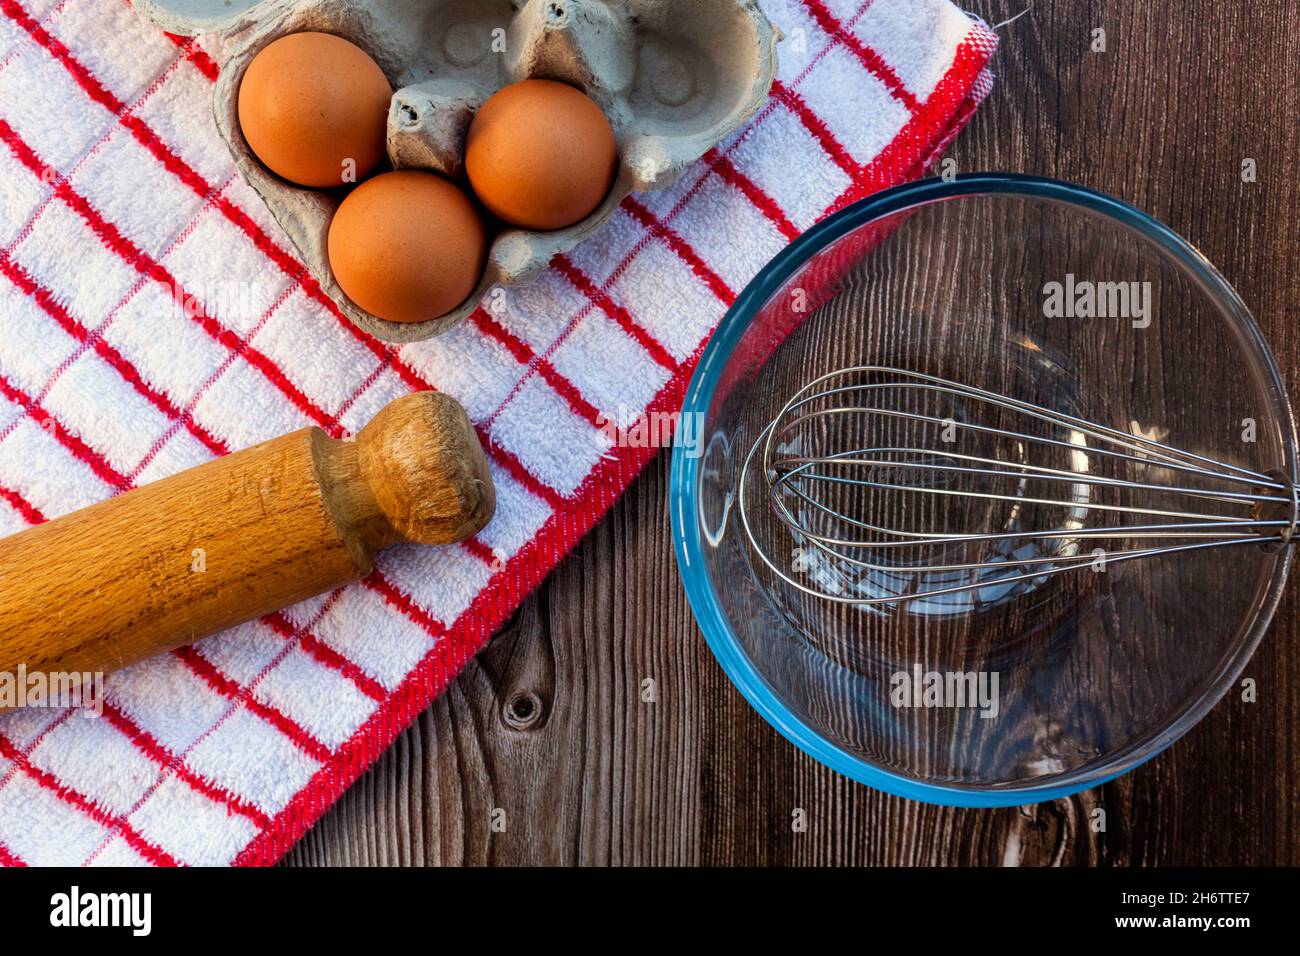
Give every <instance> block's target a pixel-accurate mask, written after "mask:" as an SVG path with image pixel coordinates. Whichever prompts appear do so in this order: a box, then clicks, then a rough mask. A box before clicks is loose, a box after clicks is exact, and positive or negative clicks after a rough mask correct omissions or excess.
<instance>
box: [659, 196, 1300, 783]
mask: <svg viewBox="0 0 1300 956" xmlns="http://www.w3.org/2000/svg"><path fill="white" fill-rule="evenodd" d="M847 366H884V367H891V368H903V369H909V370H913V371H916V372H921V373H923V374H929V375H936V376H941V377H946V378H950V379H955V380H958V381H961V382H963V383H965V384H967V385H971V386H975V387H977V388H983V389H988V390H990V391H993V392H998V393H1000V394H1004V395H1007V396H1010V397H1012V398H1016V399H1020V400H1024V401H1030V402H1034V403H1036V404H1038V405H1041V406H1047V407H1049V408H1051V409H1052V410H1054V411H1059V412H1063V413H1065V414H1069V415H1073V416H1077V417H1079V418H1082V419H1086V420H1089V421H1093V422H1097V423H1099V424H1102V425H1105V426H1108V427H1110V428H1113V429H1117V430H1119V431H1121V432H1124V433H1125V434H1131V435H1138V436H1144V437H1146V438H1151V439H1154V440H1156V441H1159V442H1162V443H1164V444H1167V445H1171V446H1174V447H1176V448H1180V449H1184V450H1187V451H1190V452H1193V453H1195V454H1198V455H1204V456H1208V457H1212V458H1214V459H1217V460H1220V461H1225V462H1228V463H1231V464H1235V465H1239V466H1242V467H1245V468H1250V469H1252V470H1254V471H1258V472H1262V473H1268V474H1276V475H1278V476H1280V477H1284V478H1286V479H1288V480H1294V478H1295V475H1296V447H1295V446H1296V441H1295V426H1294V422H1293V419H1292V415H1291V410H1290V406H1289V404H1288V401H1287V397H1286V394H1285V390H1284V387H1283V384H1282V381H1281V379H1280V376H1279V375H1278V371H1277V368H1276V367H1275V365H1274V362H1273V359H1272V358H1271V356H1270V354H1269V351H1268V348H1267V346H1266V344H1265V343H1264V341H1263V339H1262V338H1261V336H1260V333H1259V330H1258V329H1257V328H1256V326H1255V324H1254V322H1253V321H1252V319H1251V317H1250V315H1249V313H1248V311H1247V309H1246V307H1245V305H1244V304H1243V303H1242V301H1241V299H1240V297H1239V296H1238V295H1237V294H1236V293H1235V292H1234V291H1233V289H1232V288H1231V287H1230V286H1229V285H1228V283H1227V282H1226V281H1225V280H1224V279H1223V277H1222V276H1220V275H1219V273H1218V272H1216V271H1215V270H1214V268H1213V267H1212V266H1211V265H1210V264H1209V262H1207V261H1206V259H1205V258H1204V257H1203V256H1202V255H1201V254H1200V253H1199V252H1197V251H1196V249H1194V248H1193V247H1192V246H1191V245H1189V244H1188V243H1187V242H1185V241H1184V240H1183V239H1181V238H1179V237H1178V236H1177V235H1175V234H1174V233H1173V232H1171V231H1170V230H1169V229H1167V228H1166V227H1164V226H1163V225H1161V224H1160V223H1158V222H1156V221H1155V220H1153V219H1152V218H1150V217H1149V216H1147V215H1145V214H1143V213H1141V212H1139V211H1138V210H1136V209H1134V208H1132V207H1131V206H1128V205H1126V204H1124V203H1122V202H1119V201H1117V200H1114V199H1111V198H1108V197H1106V196H1103V195H1100V194H1098V193H1095V192H1092V191H1089V190H1086V189H1082V188H1080V187H1077V186H1071V185H1067V184H1064V183H1059V182H1054V181H1050V180H1044V179H1036V178H1029V177H1023V176H1012V175H996V174H989V175H974V176H965V177H959V178H957V179H956V180H954V181H952V182H943V181H936V180H930V181H925V182H920V183H914V184H910V185H906V186H902V187H899V188H897V189H892V190H889V191H887V192H883V193H880V194H878V195H876V196H874V197H872V198H870V199H867V200H865V201H863V202H860V203H858V204H856V205H854V206H852V207H850V208H848V209H846V210H844V211H843V212H841V213H839V214H837V215H835V216H833V217H831V218H830V219H828V220H826V221H825V222H823V223H821V224H820V225H818V226H816V227H815V228H813V229H812V230H811V231H809V232H808V233H807V234H806V235H805V236H803V237H802V238H801V239H799V240H798V241H797V242H795V243H794V244H793V245H792V246H790V247H789V248H788V249H787V250H786V251H785V252H783V253H782V254H781V255H780V256H779V257H778V258H777V259H776V260H775V261H773V262H772V263H771V264H770V265H769V266H768V267H767V268H766V269H764V270H763V272H762V273H761V274H760V275H759V276H758V277H757V278H756V279H755V280H754V282H753V283H752V284H751V285H750V286H749V288H748V289H746V290H745V292H744V294H743V295H741V296H740V298H739V299H738V300H737V302H736V304H735V306H734V307H733V308H732V309H731V311H730V312H729V313H728V315H727V316H726V318H725V319H724V320H723V322H722V324H721V326H720V327H719V328H718V331H717V332H716V333H715V335H714V337H713V339H712V341H711V342H710V343H709V345H708V347H707V348H706V350H705V352H704V354H703V356H702V358H701V360H700V363H699V367H698V369H697V371H696V373H695V376H694V379H693V381H692V383H691V386H690V388H689V391H688V392H687V396H686V400H685V403H684V407H683V415H684V416H689V417H692V418H693V419H694V421H693V422H692V424H693V425H694V426H698V428H699V430H698V431H695V430H694V428H693V429H692V432H693V433H694V434H697V435H700V436H701V440H700V441H699V442H698V443H695V442H691V443H680V444H678V445H677V447H676V448H675V451H674V455H673V475H672V485H671V494H672V502H671V510H672V520H673V529H674V536H675V539H676V551H677V558H678V565H679V569H680V571H681V574H682V578H683V580H684V582H685V586H686V590H687V593H688V595H689V598H690V601H691V605H692V608H693V610H694V612H695V616H696V618H697V620H698V621H699V623H700V626H701V628H702V630H703V632H704V635H705V637H706V638H707V640H708V642H709V645H710V647H711V648H712V650H713V653H714V654H715V656H716V657H717V659H718V661H719V662H720V663H721V665H722V667H723V669H724V670H725V672H726V673H727V675H728V677H729V678H730V679H731V681H732V682H733V683H734V684H735V685H736V686H737V687H738V688H739V689H740V691H741V693H742V694H744V696H745V697H746V698H747V699H748V700H749V702H750V703H751V704H752V705H753V706H754V707H755V709H757V710H758V712H759V713H760V714H761V715H762V716H763V717H764V718H765V719H766V720H767V721H768V722H770V723H771V724H772V725H773V726H774V727H775V728H776V729H777V730H778V731H780V732H781V733H782V734H783V735H785V736H786V737H787V738H788V739H789V740H790V741H792V742H793V743H794V744H796V745H797V746H798V747H800V748H801V749H803V750H804V751H805V752H807V753H808V754H809V755H811V756H812V757H814V758H815V759H817V760H819V761H821V762H823V763H825V764H827V765H828V766H830V767H832V768H833V769H835V770H837V771H839V772H841V773H844V774H846V775H848V776H849V777H852V778H853V779H855V780H858V781H861V782H862V783H866V784H869V785H871V786H873V787H877V788H879V789H881V790H885V791H888V792H891V793H895V794H899V795H902V796H906V797H911V798H914V799H918V800H925V801H930V802H934V803H941V804H949V805H958V806H1014V805H1020V804H1026V803H1032V802H1036V801H1041V800H1049V799H1055V798H1057V797H1061V796H1064V795H1067V794H1070V793H1074V792H1077V791H1080V790H1083V789H1086V788H1088V787H1092V786H1095V785H1097V784H1099V783H1102V782H1104V781H1106V780H1108V779H1110V778H1113V777H1115V776H1117V775H1118V774H1121V773H1124V772H1125V771H1128V770H1131V769H1132V768H1133V767H1135V766H1137V765H1138V764H1140V763H1141V762H1143V761H1145V760H1148V759H1150V758H1151V757H1152V756H1154V755H1155V754H1157V753H1159V752H1160V751H1161V750H1162V749H1164V748H1165V747H1167V746H1169V745H1170V744H1171V743H1173V742H1174V741H1175V740H1176V739H1178V737H1180V736H1181V735H1182V734H1184V733H1186V732H1187V731H1188V729H1190V728H1191V727H1192V725H1193V724H1195V723H1196V721H1197V720H1199V719H1200V718H1201V717H1203V716H1204V715H1205V714H1206V713H1207V712H1208V711H1209V709H1210V708H1211V707H1212V706H1213V705H1214V704H1215V703H1216V702H1217V701H1218V700H1219V699H1220V698H1221V697H1222V696H1223V695H1224V694H1225V693H1226V692H1227V691H1228V690H1229V688H1230V687H1232V686H1233V685H1234V683H1235V682H1236V680H1237V679H1238V677H1239V676H1240V675H1241V672H1242V669H1243V668H1244V667H1245V664H1246V662H1247V660H1248V659H1249V657H1250V655H1251V653H1252V652H1253V651H1254V649H1255V647H1256V646H1257V645H1258V643H1259V641H1260V639H1261V637H1262V636H1263V633H1264V631H1265V629H1266V628H1267V626H1268V623H1269V621H1270V619H1271V617H1272V615H1273V612H1274V610H1275V609H1276V607H1277V604H1278V600H1279V596H1280V591H1281V588H1282V587H1283V584H1284V582H1285V579H1286V576H1287V571H1288V569H1289V566H1290V563H1291V550H1290V548H1278V547H1271V548H1270V547H1265V546H1261V545H1258V544H1255V543H1254V542H1251V543H1249V544H1247V545H1245V546H1238V547H1232V548H1222V549H1209V550H1203V551H1196V552H1189V553H1178V554H1169V555H1163V556H1157V557H1151V558H1145V559H1143V560H1139V561H1132V562H1127V563H1123V564H1118V563H1117V564H1114V565H1113V566H1109V567H1105V568H1104V569H1102V571H1101V573H1090V572H1089V571H1088V570H1083V571H1077V572H1071V573H1069V574H1064V575H1059V576H1055V577H1051V578H1044V579H1042V580H1031V581H1030V582H1028V584H1026V585H1023V586H1020V587H1017V588H1014V589H1006V590H1005V591H1004V592H999V594H998V595H997V597H996V599H987V600H966V601H961V600H943V601H936V600H931V601H920V602H913V603H911V604H906V605H901V606H899V605H894V606H884V607H874V606H873V607H864V606H861V605H856V604H843V603H835V602H831V601H823V600H818V599H816V598H811V597H810V596H809V595H808V594H807V593H806V592H805V590H802V589H799V588H798V587H796V586H794V585H792V584H791V583H790V581H794V582H796V583H798V582H799V581H800V580H801V577H800V575H804V576H805V577H804V578H803V579H805V580H806V576H807V575H808V574H809V573H810V569H809V567H807V566H806V565H801V564H800V557H801V549H800V548H799V542H798V541H797V540H794V538H792V536H791V535H790V533H789V531H788V529H786V528H785V527H784V526H783V525H781V524H780V523H779V522H775V521H771V520H765V518H764V516H765V515H766V516H770V515H771V513H772V509H771V504H770V501H768V500H766V499H765V498H764V491H763V486H762V483H761V482H754V481H749V480H747V481H746V482H745V483H744V486H743V487H742V483H741V473H742V470H743V468H744V464H745V461H746V458H747V456H748V455H749V453H750V451H751V449H753V448H754V447H755V444H756V442H757V441H758V440H759V438H760V437H761V436H762V435H763V433H764V430H765V429H766V428H767V426H768V423H769V422H771V421H772V420H773V419H774V418H775V417H776V416H777V415H778V413H779V412H780V411H781V410H782V407H783V406H784V405H785V404H786V402H787V401H788V400H789V399H790V398H791V396H793V395H794V394H795V393H796V392H797V391H798V390H799V389H800V388H801V387H802V386H803V385H804V384H806V383H808V382H811V381H813V380H814V379H816V378H818V377H819V376H822V375H825V374H827V373H830V372H832V371H835V370H837V369H842V368H845V367H847ZM941 411H942V414H943V415H944V416H951V417H953V418H960V417H961V415H962V414H963V409H962V408H961V407H960V402H959V401H958V402H956V403H955V404H954V406H953V407H951V408H946V409H943V410H941ZM936 417H939V416H938V414H936ZM832 450H834V449H832ZM1014 453H1015V451H1014V449H1007V448H1002V449H1000V450H999V451H998V454H999V455H1002V456H1005V455H1007V454H1012V455H1014ZM746 496H751V497H746ZM742 505H744V506H745V508H744V509H743V510H744V513H745V514H747V515H751V516H754V526H755V527H754V529H753V531H754V541H752V542H751V540H750V539H749V538H748V537H747V536H746V534H745V529H744V527H743V526H742V525H743V522H742V521H741V520H740V518H739V516H740V515H741V513H742V507H741V506H742ZM1000 507H1001V508H1002V509H1003V510H999V508H993V507H990V508H986V509H984V510H982V511H981V510H979V509H968V512H967V513H964V514H963V515H962V522H963V525H962V528H961V529H960V530H961V531H977V532H981V531H982V532H987V531H990V530H992V531H997V530H1000V529H1001V528H1003V527H1005V526H1006V525H1005V524H1004V523H1000V522H1005V521H1006V520H1007V514H1006V513H1005V508H1006V507H1012V506H1009V505H1007V503H1006V502H1001V503H1000ZM913 517H915V515H914V516H913ZM972 523H974V524H975V525H977V527H971V524H972ZM756 547H761V548H762V549H763V551H764V552H765V553H766V554H767V555H768V557H769V558H770V559H771V560H772V562H773V564H774V565H775V566H776V567H777V568H778V569H784V571H785V574H784V575H782V574H777V573H773V570H772V568H771V567H769V566H768V565H767V564H766V563H765V562H764V561H763V560H761V559H760V557H759V555H758V554H757V553H756ZM787 565H788V566H787ZM814 570H815V569H814ZM1094 572H1095V569H1094ZM787 579H789V580H787ZM813 590H815V588H814V589H813Z"/></svg>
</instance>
